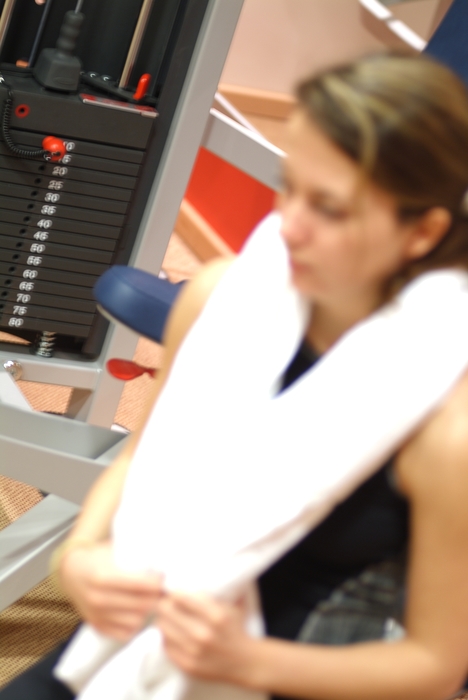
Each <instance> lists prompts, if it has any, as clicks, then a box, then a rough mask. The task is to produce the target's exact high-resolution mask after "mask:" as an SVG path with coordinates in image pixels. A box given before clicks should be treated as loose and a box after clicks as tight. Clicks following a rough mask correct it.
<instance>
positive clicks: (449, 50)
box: [426, 0, 468, 83]
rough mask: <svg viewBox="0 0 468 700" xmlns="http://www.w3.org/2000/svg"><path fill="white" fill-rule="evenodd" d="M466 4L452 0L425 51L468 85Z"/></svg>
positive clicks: (467, 17) (458, 0) (467, 5)
mask: <svg viewBox="0 0 468 700" xmlns="http://www.w3.org/2000/svg"><path fill="white" fill-rule="evenodd" d="M467 37H468V2H467V0H454V1H453V3H452V5H451V6H450V8H449V9H448V11H447V14H446V15H445V17H444V19H443V20H442V22H441V23H440V25H439V27H438V28H437V30H436V31H435V33H434V35H433V36H432V38H431V39H430V41H429V43H428V45H427V48H426V51H427V53H428V54H430V55H431V56H434V58H437V59H439V61H441V62H442V63H445V65H447V66H449V67H450V68H451V69H452V70H453V71H454V72H455V73H458V75H459V76H460V78H462V80H464V81H465V83H468V39H467Z"/></svg>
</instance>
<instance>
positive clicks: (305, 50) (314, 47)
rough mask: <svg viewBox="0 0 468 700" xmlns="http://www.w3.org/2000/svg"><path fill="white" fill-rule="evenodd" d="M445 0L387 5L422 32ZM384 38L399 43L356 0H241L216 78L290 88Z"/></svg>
mask: <svg viewBox="0 0 468 700" xmlns="http://www.w3.org/2000/svg"><path fill="white" fill-rule="evenodd" d="M226 2H229V0H226ZM449 4H450V0H412V1H411V2H407V3H405V4H404V5H396V6H393V7H392V8H391V9H392V11H393V12H394V14H395V15H396V16H398V17H399V18H400V19H402V20H404V21H406V22H407V24H408V25H409V26H410V27H411V28H412V29H414V30H415V31H417V32H418V33H420V34H421V36H424V37H425V38H427V37H429V36H430V34H431V33H432V31H433V28H434V24H435V22H436V20H437V19H439V18H440V15H441V14H442V13H443V10H444V9H446V8H447V7H448V5H449ZM378 35H379V36H380V38H378ZM389 44H392V45H393V46H395V47H401V46H402V45H401V44H400V43H399V41H398V40H397V39H396V38H394V37H393V35H391V34H390V33H389V32H388V34H387V33H386V32H385V30H384V29H383V27H382V26H381V24H380V23H378V22H375V21H373V19H372V18H371V17H370V16H369V14H368V13H367V12H366V11H365V10H363V9H362V8H361V7H360V5H359V2H358V0H245V4H244V7H243V10H242V14H241V18H240V21H239V24H238V27H237V30H236V34H235V36H234V41H233V44H232V47H231V51H230V53H229V56H228V60H227V62H226V66H225V69H224V72H223V76H222V80H221V82H223V83H230V84H233V85H241V86H244V87H251V88H258V89H261V90H273V91H275V92H290V91H291V90H292V86H293V85H294V83H295V82H296V81H297V79H298V78H300V77H301V76H303V75H305V74H308V73H310V72H312V71H314V70H316V69H319V68H321V67H324V66H326V65H330V64H331V63H336V62H340V61H343V60H347V59H350V58H353V57H355V56H358V55H360V54H363V53H369V52H371V51H379V50H382V49H384V48H385V46H386V45H389Z"/></svg>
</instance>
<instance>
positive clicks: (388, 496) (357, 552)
mask: <svg viewBox="0 0 468 700" xmlns="http://www.w3.org/2000/svg"><path fill="white" fill-rule="evenodd" d="M317 359H318V357H317V356H316V355H314V354H313V352H312V351H311V350H310V348H308V347H307V346H305V345H303V346H302V347H301V348H300V349H299V351H298V353H297V355H296V356H295V358H294V359H293V361H292V362H291V365H290V366H289V368H288V370H287V371H286V373H285V375H284V378H283V383H282V388H281V390H282V391H283V390H284V389H286V388H287V387H288V386H290V385H291V384H292V383H293V382H294V381H295V380H296V379H297V378H298V377H300V376H301V374H303V373H304V372H306V371H307V370H308V369H309V368H310V367H311V366H312V365H313V364H314V362H316V361H317ZM337 400H339V397H337ZM311 437H313V425H312V426H311ZM337 438H338V439H339V436H337ZM390 470H391V462H388V463H387V464H385V465H384V466H383V467H382V468H381V469H380V470H379V471H378V472H377V473H376V474H374V475H373V476H372V477H371V478H370V479H368V480H367V481H366V482H364V484H362V485H361V486H360V487H359V488H358V489H357V490H356V491H354V493H353V494H352V495H351V496H349V498H347V499H346V500H345V501H343V502H342V503H341V504H340V505H338V506H337V507H336V508H335V509H334V510H333V512H332V513H331V514H330V515H329V516H328V517H327V518H326V519H325V520H324V521H323V522H322V523H321V524H320V525H319V526H318V527H316V528H315V529H314V530H313V531H312V532H310V533H309V534H308V535H307V536H306V537H305V538H304V539H303V540H302V541H301V542H299V544H298V545H296V546H295V547H294V548H293V549H292V550H290V551H289V552H288V553H287V554H285V555H284V556H283V557H282V558H281V559H280V560H279V561H278V562H277V563H276V564H274V565H273V566H272V567H271V568H270V569H268V570H267V571H266V572H265V573H264V574H263V575H262V576H261V577H260V579H259V589H260V598H261V603H262V609H263V615H264V618H265V624H266V629H267V634H268V635H270V636H274V637H280V638H283V639H290V640H293V639H295V638H296V637H297V634H298V632H299V629H300V628H301V626H302V624H303V622H304V620H305V618H306V617H307V615H308V614H309V613H310V612H311V611H312V610H313V609H314V608H315V606H316V605H317V604H318V603H319V602H320V601H321V600H324V599H326V598H328V597H329V596H330V594H331V592H332V591H333V589H334V588H336V587H337V586H339V585H341V584H342V583H343V582H344V581H345V580H346V579H348V578H351V577H355V576H357V575H358V574H359V573H360V572H361V571H362V570H363V569H364V568H365V567H367V566H369V565H371V564H376V563H379V562H381V561H383V560H386V559H392V558H394V557H397V556H399V555H400V554H401V553H402V552H403V551H404V550H405V547H406V543H407V540H408V504H407V501H406V500H405V499H404V498H403V497H402V496H401V495H399V494H398V493H397V492H396V491H395V489H394V488H393V486H392V484H391V472H390Z"/></svg>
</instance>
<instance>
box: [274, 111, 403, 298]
mask: <svg viewBox="0 0 468 700" xmlns="http://www.w3.org/2000/svg"><path fill="white" fill-rule="evenodd" d="M287 151H288V156H287V159H286V163H285V171H284V187H283V191H282V193H281V194H280V196H279V202H278V203H279V209H280V211H281V213H282V216H283V223H282V236H283V239H284V241H285V243H286V246H287V248H288V251H289V256H290V266H291V276H292V281H293V284H294V285H295V287H296V288H297V289H298V290H299V291H300V292H301V293H302V294H304V295H305V296H306V297H307V298H309V299H311V300H314V301H315V302H317V303H320V302H322V303H326V302H333V301H336V302H339V303H343V302H345V301H346V303H352V301H353V299H356V300H360V301H361V302H362V300H363V299H368V300H369V302H370V304H371V305H378V304H379V303H380V302H381V300H382V295H383V290H384V288H385V283H386V282H387V281H388V280H389V279H390V278H391V277H392V276H393V275H394V274H395V273H396V272H397V271H398V270H400V269H401V268H402V267H403V265H404V263H405V262H406V260H407V259H408V257H409V254H408V249H409V243H410V240H411V227H410V226H409V225H406V224H403V223H402V222H401V221H399V220H398V217H397V212H396V203H395V201H394V199H393V197H392V196H391V195H389V194H388V193H386V192H384V191H383V190H381V189H379V188H378V187H376V186H375V185H373V184H368V183H362V179H361V181H360V180H359V177H360V173H359V169H358V167H357V165H356V164H355V163H354V162H353V161H352V160H351V159H350V158H348V156H346V155H345V154H344V153H343V152H342V151H340V150H339V149H338V147H337V146H335V145H334V144H333V143H332V142H331V141H330V140H329V139H328V138H327V137H326V136H325V135H324V134H323V132H322V131H320V129H319V128H317V127H316V126H315V125H314V124H312V123H311V121H310V119H309V118H308V117H307V116H306V115H305V114H304V113H303V112H301V111H300V110H297V111H296V113H295V114H294V115H293V117H292V119H291V121H290V124H289V148H288V149H287Z"/></svg>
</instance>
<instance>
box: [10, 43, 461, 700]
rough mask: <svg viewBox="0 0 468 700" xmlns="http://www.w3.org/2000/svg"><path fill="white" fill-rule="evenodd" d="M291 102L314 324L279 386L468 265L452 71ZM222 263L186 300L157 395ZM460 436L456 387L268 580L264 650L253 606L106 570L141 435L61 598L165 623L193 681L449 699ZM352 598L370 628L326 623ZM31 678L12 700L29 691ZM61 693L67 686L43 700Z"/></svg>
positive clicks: (288, 220) (456, 665)
mask: <svg viewBox="0 0 468 700" xmlns="http://www.w3.org/2000/svg"><path fill="white" fill-rule="evenodd" d="M298 97H299V107H298V109H297V110H296V112H295V114H294V115H293V118H292V120H291V123H290V126H289V147H288V149H287V150H288V158H287V161H286V166H285V178H284V187H283V191H282V193H281V195H280V197H279V202H278V206H279V209H280V211H281V214H282V225H281V234H282V237H283V240H284V242H285V244H286V246H287V249H288V255H289V261H290V275H291V279H292V282H293V284H294V286H295V287H296V289H298V290H299V291H300V293H301V294H302V296H303V297H304V298H305V299H306V300H307V302H308V303H309V304H310V305H313V315H312V317H311V321H310V323H309V325H308V328H307V330H306V333H305V337H304V342H303V345H302V347H301V349H300V351H299V353H298V355H297V356H296V357H295V358H294V359H293V361H292V362H291V365H290V367H289V369H288V370H287V372H286V374H285V376H284V378H283V386H282V389H284V388H285V387H287V386H292V385H293V384H294V382H295V381H296V379H297V378H298V377H299V376H300V375H301V374H302V373H303V372H304V371H306V370H307V369H308V368H309V367H310V366H311V365H312V364H313V363H314V362H315V361H316V359H317V357H318V356H319V355H323V354H326V353H327V351H328V350H329V349H330V348H332V347H333V346H334V345H335V344H336V343H337V341H338V340H339V339H340V338H341V337H342V336H343V334H344V333H346V332H347V331H348V330H349V329H350V328H352V327H354V326H355V325H356V324H357V323H359V322H360V321H362V320H363V319H366V318H367V317H368V316H369V315H370V314H372V313H373V312H374V311H375V310H376V309H378V308H379V307H380V306H382V305H383V304H384V303H385V302H386V301H387V300H388V299H389V298H391V296H392V295H394V294H395V293H396V292H397V291H398V290H399V289H401V288H402V287H403V286H404V285H405V284H406V283H407V282H408V281H409V280H411V279H412V278H414V277H416V276H417V275H419V274H420V273H421V272H423V271H426V270H431V269H438V268H443V267H461V268H465V269H466V267H467V264H468V255H467V253H468V221H467V220H466V219H465V214H466V212H465V209H464V198H465V192H466V190H467V187H468V159H467V157H466V156H467V154H468V98H467V95H466V91H465V89H464V87H463V86H462V85H461V84H460V83H459V82H458V81H457V79H456V78H455V77H454V76H452V75H451V74H450V73H449V72H448V71H447V70H445V69H443V68H442V67H440V66H438V65H436V64H433V63H432V62H430V61H429V60H427V59H423V58H418V59H410V58H403V57H380V58H371V59H364V60H361V61H358V62H356V63H355V64H352V65H350V66H345V67H343V68H338V69H336V70H331V71H327V72H326V73H324V74H323V75H320V76H318V77H315V78H313V79H312V80H309V81H306V82H305V83H303V84H302V85H301V86H300V87H299V90H298ZM225 267H226V263H216V264H215V265H214V266H211V267H209V268H208V269H207V270H206V271H205V272H203V273H202V275H201V276H200V277H199V278H197V279H196V280H195V281H194V282H193V283H192V284H191V285H190V288H187V289H186V290H185V291H184V293H183V296H182V298H181V300H180V302H179V304H178V305H177V307H176V309H175V310H174V313H173V315H172V318H171V320H170V324H169V327H168V333H167V354H168V357H167V358H166V359H167V361H166V369H165V370H164V373H163V374H162V376H161V377H160V380H159V384H158V388H157V390H159V387H160V386H161V385H162V384H163V383H164V380H165V377H166V375H167V371H168V370H167V368H168V367H169V366H170V363H171V359H172V357H173V356H174V354H175V352H176V350H177V347H178V345H179V343H180V342H181V339H182V337H183V336H184V334H185V333H186V332H187V330H188V329H189V327H190V325H191V324H192V322H193V320H194V319H195V318H196V316H197V314H198V313H199V310H200V308H201V307H202V306H203V304H204V302H205V300H206V298H207V296H208V294H209V292H210V290H211V289H212V288H213V286H214V285H215V284H216V282H217V280H218V279H219V278H220V276H221V275H222V274H223V272H224V270H225ZM467 428H468V379H467V378H463V379H462V380H461V381H460V382H459V384H458V385H457V387H456V389H455V390H454V391H453V392H452V393H451V395H450V396H449V398H448V399H447V400H446V402H445V403H444V405H443V406H442V408H441V409H440V410H438V411H437V412H436V413H435V414H433V415H432V416H431V417H430V418H429V419H428V420H427V421H426V422H425V423H424V425H422V426H421V427H420V429H419V430H418V431H417V432H416V433H415V434H414V435H413V436H412V437H411V439H410V440H409V441H408V442H407V443H406V444H405V445H404V446H403V448H402V449H401V450H400V451H399V452H398V454H396V455H395V457H394V459H393V460H391V462H390V463H388V464H386V465H383V466H382V468H381V469H380V470H379V471H378V472H377V473H376V474H375V475H374V476H373V477H371V478H370V479H369V480H368V481H366V482H365V483H364V484H363V485H362V486H361V487H359V488H358V489H357V490H356V492H355V493H354V494H352V495H351V496H350V497H349V498H348V499H347V500H346V501H345V502H344V503H343V504H342V505H340V506H339V507H338V508H337V509H336V510H335V511H334V512H333V513H332V514H331V515H330V516H329V517H328V518H327V519H326V520H325V521H324V522H323V523H322V524H321V525H319V526H318V527H317V528H316V529H315V530H314V531H313V532H312V533H311V534H310V535H308V536H307V537H306V538H305V539H304V540H303V541H302V542H300V543H299V545H297V546H296V547H295V548H294V549H293V550H292V551H291V552H290V553H288V554H286V555H285V556H284V557H283V558H282V559H281V560H280V561H279V562H277V564H275V565H274V566H273V567H271V569H270V570H268V571H267V572H265V574H263V576H262V577H261V579H260V593H261V597H262V606H263V612H264V616H265V621H266V626H267V631H268V633H269V636H267V637H265V638H260V639H258V638H253V637H251V636H249V635H248V634H247V633H246V631H245V629H244V612H243V601H239V602H238V604H236V605H232V604H227V603H221V602H219V601H216V600H213V599H210V598H208V597H202V596H198V597H191V596H188V595H184V594H178V593H171V594H169V593H168V592H167V591H165V590H164V587H163V582H162V581H160V580H159V578H158V577H157V576H156V575H130V574H126V573H123V572H121V571H119V570H118V569H117V568H116V567H115V565H114V563H113V560H112V547H111V544H110V542H109V541H108V538H109V531H110V523H111V520H112V516H113V514H114V512H115V510H116V507H117V504H118V502H119V500H120V495H121V492H122V488H123V484H124V480H125V474H126V469H127V465H128V461H129V458H130V457H131V455H132V454H133V450H134V446H135V443H136V441H137V439H138V438H137V437H135V439H134V441H133V445H132V446H130V447H129V448H128V449H127V450H126V454H124V455H122V456H120V457H119V459H118V460H117V461H116V463H115V464H114V466H113V467H112V468H111V469H110V470H108V472H107V473H106V474H104V475H103V477H102V478H101V479H100V481H99V482H98V483H97V484H96V486H95V487H94V488H93V490H92V491H91V493H90V495H89V497H88V499H87V502H86V504H85V508H84V510H83V514H82V515H81V517H80V519H79V521H78V523H77V525H76V527H75V529H74V532H73V534H72V536H71V538H70V540H69V541H68V542H67V543H66V544H65V546H64V547H63V548H62V549H61V551H60V552H59V554H58V557H57V565H58V569H59V578H60V582H61V585H62V587H63V588H64V589H65V591H66V592H67V594H68V595H69V597H70V599H71V600H72V601H73V602H74V604H75V605H76V607H77V608H78V610H79V611H80V612H81V613H82V615H83V617H84V619H85V620H87V621H88V622H90V623H92V624H93V625H94V626H95V627H96V628H97V629H98V630H100V631H101V632H103V633H104V634H106V635H108V636H110V637H114V638H116V639H119V640H127V639H129V638H130V637H132V636H133V635H134V634H135V633H136V632H137V631H138V630H140V629H141V627H142V625H143V624H144V623H145V621H147V619H148V617H149V616H152V615H154V614H155V613H156V615H157V618H158V626H159V628H160V630H161V631H162V633H163V637H164V642H165V649H166V652H167V654H168V656H169V658H170V659H171V660H172V661H173V662H174V663H175V664H176V665H177V666H179V667H180V668H181V669H182V670H184V671H186V672H187V673H188V674H191V675H193V676H195V677H198V678H204V679H207V680H215V681H224V682H227V683H232V684H235V685H239V686H242V687H245V688H252V689H257V690H261V691H266V692H267V693H269V694H270V695H272V696H275V697H279V696H281V697H288V698H311V699H312V698H313V699H315V700H317V699H318V698H323V699H324V700H332V699H333V700H354V699H356V700H358V699H359V700H366V699H368V700H375V698H379V700H386V699H388V700H398V699H399V698H401V699H402V700H403V698H405V699H407V698H411V699H412V700H418V699H419V698H421V700H422V699H424V700H431V699H432V698H433V699H434V700H443V699H445V698H448V697H450V696H452V695H453V694H454V693H456V691H457V690H458V689H459V688H460V687H462V686H463V684H464V679H465V677H466V675H467V666H468V652H467V651H466V650H467V649H468V600H467V594H466V580H467V577H468V553H467V547H466V543H467V541H468V516H467V515H466V507H465V504H466V499H467V496H468V449H467V448H468V438H467V437H466V436H467V435H468V430H467ZM336 431H337V439H339V426H336ZM407 552H408V554H407ZM406 558H407V559H408V564H407V596H406V601H405V606H404V607H405V612H404V617H403V619H401V620H400V619H399V608H400V607H401V606H400V603H401V601H400V597H399V594H400V589H399V585H400V582H401V579H402V571H403V569H404V568H405V566H406ZM372 577H374V578H372ZM369 580H370V581H371V584H370V585H369ZM382 580H383V584H382V583H380V584H379V585H377V586H374V583H375V582H376V581H377V582H378V581H380V582H382ZM361 587H363V588H364V589H365V590H364V594H363V595H362V596H361V597H360V593H359V595H356V590H358V592H359V591H360V590H361ZM369 589H372V590H374V589H376V590H377V593H376V594H375V595H374V598H372V595H373V593H372V591H371V593H370V594H369ZM389 589H391V590H390V595H387V593H388V592H389ZM374 593H375V591H374ZM384 594H385V595H384ZM343 600H345V605H344V606H343V604H342V602H343ZM337 601H341V602H339V604H338V603H337ZM356 601H360V602H359V604H360V603H361V602H362V603H363V606H362V612H363V614H364V617H366V616H367V619H368V621H369V624H366V625H364V627H365V628H366V629H365V630H364V631H363V630H362V626H360V623H359V615H354V616H351V618H352V619H351V624H350V625H349V624H348V623H349V622H350V617H349V616H348V618H346V620H345V621H343V618H342V617H341V618H340V617H338V624H337V625H335V626H334V627H333V624H332V625H331V628H330V625H329V624H328V622H327V620H326V619H324V618H326V616H327V611H328V612H329V611H330V610H331V611H332V612H333V611H334V610H337V611H338V613H339V615H342V614H345V616H346V614H347V612H349V606H351V607H353V606H354V608H353V610H354V611H355V610H356V609H357V608H356V607H355V604H356ZM376 601H377V603H378V605H377V608H378V611H377V613H376V605H375V604H376ZM340 606H341V607H340ZM347 606H348V607H347ZM358 607H359V606H358ZM374 613H375V614H374ZM379 616H380V617H379ZM376 618H377V623H376V624H374V622H375V619H376ZM400 623H401V624H403V625H404V631H403V627H402V626H401V624H400ZM348 627H351V628H352V629H351V631H349V629H348ZM344 628H346V629H348V631H347V632H346V633H345V634H343V629H344ZM330 629H331V631H330ZM317 630H319V631H318V632H317ZM395 632H397V634H395ZM379 636H380V637H383V638H385V637H387V638H393V639H394V641H393V643H392V644H389V643H384V642H383V641H382V640H376V638H377V637H379ZM298 637H299V638H300V641H302V642H306V643H301V644H298V643H297V642H296V641H294V640H296V639H297V638H298ZM396 637H401V638H399V639H397V638H396ZM366 640H371V641H366ZM351 641H357V642H360V643H359V644H345V642H351ZM333 645H334V646H333ZM32 677H33V676H32V675H30V678H32ZM22 683H23V685H21V684H22ZM24 683H25V680H24V679H23V680H20V681H17V682H16V685H15V683H14V684H13V685H12V686H11V687H10V688H9V689H6V690H5V691H4V693H3V694H2V693H0V698H1V700H12V699H13V698H19V697H25V695H24V693H25V688H26V686H25V685H24ZM15 693H16V694H15ZM47 693H48V694H47ZM60 693H64V694H63V695H61V694H60ZM67 693H68V691H66V690H65V689H64V688H63V687H61V688H60V689H59V686H58V684H56V685H54V686H50V687H49V690H47V692H46V693H45V694H44V695H43V697H44V698H46V697H50V698H53V697H65V698H68V697H72V696H71V695H70V694H69V693H68V695H67ZM28 697H31V698H33V697H34V694H32V693H30V694H29V696H28Z"/></svg>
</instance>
